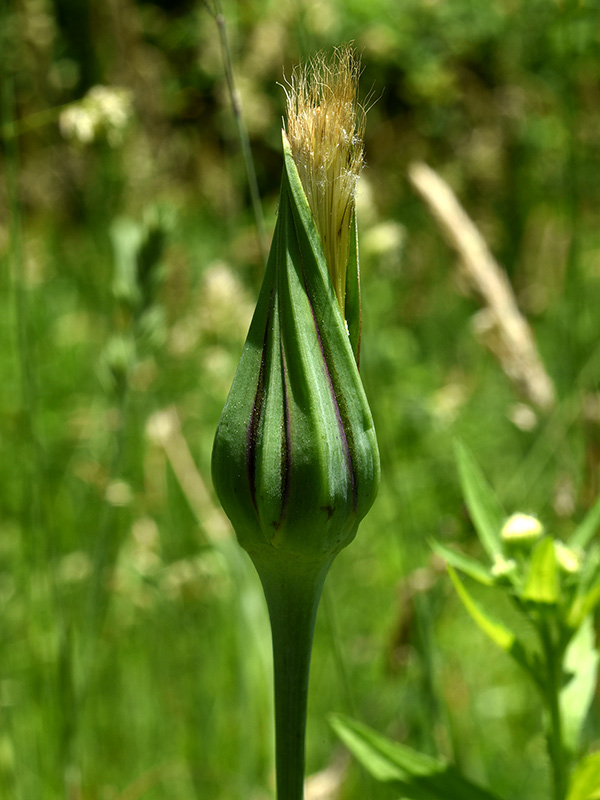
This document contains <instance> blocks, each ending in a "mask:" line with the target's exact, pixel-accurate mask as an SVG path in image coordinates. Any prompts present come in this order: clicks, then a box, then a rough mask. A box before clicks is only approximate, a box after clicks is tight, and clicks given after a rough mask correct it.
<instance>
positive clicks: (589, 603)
mask: <svg viewBox="0 0 600 800" xmlns="http://www.w3.org/2000/svg"><path fill="white" fill-rule="evenodd" d="M598 603H600V579H599V580H597V581H596V583H595V584H594V585H593V586H592V587H591V589H589V591H587V592H585V594H580V595H577V597H576V598H575V600H574V601H573V605H572V606H571V608H570V610H569V616H568V617H567V624H568V625H569V626H570V627H571V628H578V627H579V626H580V625H581V624H582V622H583V620H584V619H585V618H586V617H587V616H588V614H591V613H592V611H593V610H594V608H595V607H596V606H597V605H598Z"/></svg>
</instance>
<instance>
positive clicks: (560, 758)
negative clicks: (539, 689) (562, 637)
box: [540, 623, 569, 800]
mask: <svg viewBox="0 0 600 800" xmlns="http://www.w3.org/2000/svg"><path fill="white" fill-rule="evenodd" d="M540 633H541V640H542V647H543V652H544V657H545V660H546V682H545V683H546V690H545V693H544V694H545V701H546V706H547V709H548V731H547V743H548V755H549V757H550V763H551V765H552V777H553V782H554V800H565V798H566V796H567V790H568V785H569V767H568V755H567V751H566V748H565V745H564V741H563V723H562V715H561V710H560V689H561V683H562V673H563V663H562V662H563V655H564V648H563V649H561V648H560V647H558V646H557V645H555V644H554V642H553V641H552V636H551V633H550V631H549V630H548V627H547V625H546V624H545V623H544V624H543V626H542V627H541V630H540Z"/></svg>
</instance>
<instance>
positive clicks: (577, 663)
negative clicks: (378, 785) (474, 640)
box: [332, 445, 600, 800]
mask: <svg viewBox="0 0 600 800" xmlns="http://www.w3.org/2000/svg"><path fill="white" fill-rule="evenodd" d="M457 457H458V465H459V470H460V475H461V482H462V487H463V493H464V496H465V500H466V503H467V506H468V508H469V511H470V514H471V517H472V520H473V523H474V525H475V528H476V531H477V534H478V537H479V540H480V542H481V544H482V546H483V548H484V550H485V551H486V553H487V555H488V556H489V563H487V564H484V563H482V562H480V561H478V560H476V559H474V558H472V557H470V556H467V555H465V554H463V553H459V552H457V551H456V550H453V549H451V548H449V547H447V546H445V545H442V544H440V543H438V542H434V543H433V545H432V546H433V548H434V550H435V551H436V552H437V553H438V554H439V555H440V556H442V557H443V558H444V559H445V560H446V562H447V564H448V572H449V574H450V577H451V579H452V582H453V584H454V586H455V588H456V591H457V593H458V595H459V597H460V599H461V601H462V603H463V604H464V606H465V608H466V610H467V611H468V612H469V614H470V615H471V617H472V618H473V619H474V620H475V622H476V623H477V624H478V626H479V627H480V628H481V630H482V631H483V632H484V633H485V634H486V635H487V636H488V637H489V638H490V639H491V640H492V641H493V642H494V643H495V644H497V645H498V646H499V647H501V648H502V649H503V650H505V651H506V652H507V653H508V654H509V655H510V656H511V657H512V658H513V659H514V660H515V661H516V662H517V664H518V665H519V666H520V667H521V668H522V670H523V672H524V673H526V674H527V676H528V678H529V679H530V680H531V682H532V683H533V685H534V686H535V687H536V688H537V690H538V692H539V696H540V699H541V701H542V704H543V706H544V710H545V734H546V742H547V750H548V756H549V760H550V764H551V768H552V776H553V798H554V800H595V799H596V798H599V797H600V753H593V754H591V755H589V756H587V757H584V758H583V759H581V760H580V761H577V760H576V756H577V755H578V751H579V748H580V736H581V730H582V726H583V723H584V721H585V718H586V715H587V713H588V711H589V708H590V704H591V702H592V699H593V695H594V688H595V685H596V676H597V667H598V660H599V654H598V650H597V648H596V646H595V642H594V628H593V612H594V609H595V608H596V606H597V605H598V603H599V602H600V544H599V543H598V542H592V537H593V536H594V534H595V533H596V531H597V529H598V526H599V525H600V501H598V502H597V503H596V504H595V506H594V507H593V508H592V509H591V511H590V512H589V513H588V515H587V517H586V518H585V519H584V521H583V522H582V523H581V524H580V525H579V527H578V528H577V529H576V530H575V531H574V532H573V533H572V535H571V536H570V538H569V539H568V541H567V542H566V543H565V542H562V541H559V540H558V539H555V538H554V537H552V536H551V535H549V534H547V533H546V532H545V531H544V528H543V526H542V524H541V523H540V522H539V520H538V519H536V518H535V517H534V516H531V515H528V514H520V513H518V514H513V515H512V516H511V517H509V518H508V519H507V517H506V514H505V512H504V511H503V509H502V507H501V506H500V504H499V502H498V500H497V498H496V496H495V495H494V493H493V492H492V490H491V489H490V487H489V486H488V484H487V483H486V481H485V479H484V477H483V475H482V474H481V472H480V470H479V468H478V466H477V464H476V463H475V461H474V460H473V458H472V456H471V455H470V453H469V452H468V451H467V450H466V448H464V447H463V446H462V445H460V446H458V448H457ZM456 570H459V571H460V572H462V573H464V574H465V575H467V576H469V577H470V578H472V579H474V580H475V581H477V582H478V583H480V584H482V585H484V586H487V587H492V586H496V587H498V588H499V589H501V590H502V591H504V592H506V594H507V595H508V597H509V598H510V600H511V601H512V604H513V606H514V608H515V609H516V612H517V614H518V616H520V617H522V619H523V621H524V623H525V627H526V628H528V629H531V630H532V631H533V634H534V635H533V636H532V637H531V640H530V638H527V639H526V638H524V637H523V635H522V634H521V632H520V628H519V630H514V629H513V626H509V625H507V624H506V623H505V622H500V621H498V620H497V619H495V617H494V616H493V614H492V613H490V612H489V610H488V608H487V606H486V605H485V604H484V603H482V602H481V600H479V599H475V598H474V597H473V595H472V594H471V592H470V591H469V590H468V589H467V587H466V586H465V584H464V583H463V581H462V580H461V579H460V578H459V577H458V574H457V572H456ZM332 724H333V726H334V728H335V729H336V731H337V732H338V734H339V735H340V737H341V738H342V740H343V741H344V742H345V743H346V744H347V746H348V747H349V748H350V749H351V750H352V752H353V753H354V754H355V755H356V757H357V758H358V759H359V760H360V761H362V763H363V764H364V765H365V766H366V767H367V769H368V770H369V771H370V772H371V773H372V774H373V775H374V776H375V777H376V778H377V779H378V780H381V781H386V782H388V781H389V782H392V783H393V784H394V785H395V787H396V788H398V789H399V790H401V791H402V794H403V796H405V797H407V798H415V800H430V799H431V800H434V798H439V800H454V799H456V800H459V798H460V800H469V799H470V798H472V799H473V800H485V798H488V800H491V798H493V797H496V795H494V794H493V793H491V792H489V791H488V790H486V789H482V788H480V787H479V786H476V785H475V784H472V783H471V782H470V781H468V780H467V779H466V778H465V777H464V776H462V775H461V774H460V773H459V772H458V771H457V770H456V769H455V768H454V767H453V766H452V765H450V764H447V763H445V762H443V761H441V760H436V759H434V758H431V757H429V756H425V755H423V754H421V753H418V752H416V751H414V750H411V749H410V748H408V747H403V746H401V745H399V744H395V743H394V742H391V741H389V740H388V739H385V738H384V737H382V736H380V735H378V734H376V733H375V732H374V731H372V730H370V729H368V728H366V727H365V726H363V725H359V724H358V723H356V722H354V721H352V720H348V719H345V718H343V717H341V716H336V717H334V718H333V720H332Z"/></svg>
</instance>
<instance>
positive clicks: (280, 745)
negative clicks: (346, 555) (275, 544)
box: [254, 557, 333, 800]
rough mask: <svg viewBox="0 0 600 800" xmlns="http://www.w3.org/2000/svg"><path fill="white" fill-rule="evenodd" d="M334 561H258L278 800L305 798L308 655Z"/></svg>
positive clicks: (256, 563)
mask: <svg viewBox="0 0 600 800" xmlns="http://www.w3.org/2000/svg"><path fill="white" fill-rule="evenodd" d="M332 560H333V559H332V558H328V559H327V561H326V562H325V564H323V563H322V562H321V563H318V564H308V565H306V564H299V563H298V561H296V560H294V559H293V557H290V563H289V564H288V565H287V566H288V568H287V569H286V568H283V569H282V564H281V559H280V558H278V559H277V566H276V568H272V567H271V565H270V564H269V562H268V560H267V561H263V560H261V559H258V560H257V559H255V560H254V563H255V566H256V568H257V570H258V574H259V575H260V579H261V582H262V585H263V589H264V592H265V597H266V600H267V607H268V609H269V617H270V620H271V633H272V639H273V673H274V682H275V763H276V769H277V800H303V798H304V766H305V756H304V754H305V733H306V710H307V699H308V676H309V670H310V656H311V650H312V640H313V632H314V627H315V620H316V617H317V609H318V606H319V600H320V598H321V592H322V589H323V583H324V582H325V577H326V575H327V572H328V570H329V566H330V565H331V561H332Z"/></svg>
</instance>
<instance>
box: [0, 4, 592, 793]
mask: <svg viewBox="0 0 600 800" xmlns="http://www.w3.org/2000/svg"><path fill="white" fill-rule="evenodd" d="M2 8H3V10H2V18H1V19H0V69H1V70H2V101H1V115H2V140H1V155H0V157H1V163H0V176H1V178H0V258H1V263H2V271H1V273H0V291H1V295H0V335H1V337H2V338H1V342H2V346H1V348H0V386H1V387H2V389H1V391H0V404H1V405H0V413H1V418H2V427H1V429H0V442H1V448H2V449H1V452H2V459H0V609H1V612H0V620H1V623H0V797H1V798H7V800H30V799H31V798H35V797H43V798H44V800H53V798H58V797H68V798H69V800H75V799H79V798H82V799H83V798H85V800H92V799H93V800H96V798H97V799H98V800H117V799H118V800H125V798H127V800H135V799H136V798H142V797H143V798H148V799H150V798H169V800H177V799H178V798H182V800H183V799H184V798H185V800H188V799H189V798H202V800H204V798H211V799H212V798H214V800H220V799H222V800H225V799H226V798H227V800H229V799H230V798H240V800H241V798H244V800H247V799H248V798H255V799H256V800H259V799H260V798H266V797H269V796H270V791H271V788H270V787H272V778H273V776H272V755H271V747H270V738H269V737H270V730H271V707H270V702H271V701H270V679H269V675H268V669H269V666H268V665H269V647H270V645H269V641H268V628H267V626H266V620H265V612H264V609H263V606H262V598H261V594H260V590H259V587H258V585H257V579H256V578H255V576H254V575H253V573H252V572H251V570H250V569H249V567H248V564H247V562H246V560H245V559H244V557H243V555H242V554H241V553H240V552H239V551H238V550H237V549H236V547H234V546H233V543H232V542H231V539H230V535H229V532H228V529H227V527H226V526H225V525H224V524H223V522H222V519H221V517H220V516H219V515H218V512H217V511H216V509H215V507H214V506H213V504H212V502H211V499H210V495H208V494H205V493H204V492H203V490H204V489H206V487H209V485H210V481H209V463H210V450H211V443H212V438H213V435H214V429H215V427H216V423H217V420H218V416H219V413H220V410H221V407H222V405H223V402H224V399H225V396H226V393H227V391H228V388H229V385H230V383H231V380H232V377H233V372H234V370H235V367H236V364H237V359H238V358H239V354H240V351H241V347H242V344H243V341H244V337H245V333H246V330H247V325H248V322H249V319H250V315H251V313H252V308H253V304H254V300H255V298H256V293H257V289H258V286H259V282H260V278H261V275H262V264H261V257H260V250H259V247H258V240H257V235H256V227H255V223H254V218H253V215H252V213H251V203H250V198H249V192H248V189H247V181H246V176H245V171H244V165H243V160H242V156H241V150H240V144H239V140H238V137H237V128H236V123H235V118H234V115H233V113H232V108H231V103H230V97H229V94H228V90H227V84H226V80H225V77H224V76H225V73H224V67H223V58H222V52H221V48H220V38H219V33H218V28H217V25H216V22H215V19H214V15H213V14H211V11H210V7H207V6H205V5H203V4H202V3H197V2H196V3H194V2H190V0H179V1H178V2H166V0H165V1H164V2H148V1H144V2H142V0H139V1H138V2H135V1H134V0H126V2H109V3H101V2H95V1H94V0H54V2H52V0H19V2H16V0H15V2H13V3H10V2H9V3H5V4H4V5H3V7H2ZM224 12H225V18H226V22H227V31H228V36H229V42H230V48H231V56H232V62H233V66H234V70H235V74H236V80H237V86H238V90H239V93H240V96H241V99H242V104H243V109H244V118H245V122H246V125H247V128H248V132H249V137H250V142H251V146H252V153H253V157H254V162H255V166H256V172H257V178H258V184H259V190H260V195H261V197H262V199H263V204H264V213H265V218H266V224H267V228H268V230H269V231H272V229H273V225H274V219H275V212H276V209H275V203H276V198H277V193H278V184H279V179H280V173H281V145H280V134H279V131H280V127H281V118H282V113H283V106H284V102H283V100H284V93H283V90H282V88H281V86H280V85H278V84H280V83H281V82H282V81H283V80H284V77H283V76H284V75H285V74H288V75H289V74H290V72H291V70H292V68H293V65H294V64H296V63H297V62H298V61H299V60H301V59H303V58H306V57H307V56H310V55H311V54H312V53H313V52H315V51H316V50H318V49H320V48H331V47H332V46H334V45H337V44H341V43H343V42H347V41H350V40H354V42H355V44H356V47H357V49H358V50H359V51H361V52H362V58H363V65H364V72H363V76H362V81H361V83H362V89H363V92H364V95H365V96H367V95H369V92H370V97H371V100H372V101H374V102H372V107H371V109H370V112H369V116H368V122H367V139H366V153H367V168H366V169H365V170H364V172H363V176H362V178H361V187H360V194H359V215H360V217H359V218H360V227H361V231H360V233H361V264H362V273H363V307H364V314H363V317H364V325H363V347H362V360H361V369H362V374H363V379H364V382H365V386H366V389H367V393H368V395H369V398H370V402H371V406H372V410H373V414H374V416H375V420H376V424H377V428H378V434H379V440H380V445H381V451H382V453H381V454H382V471H383V485H382V488H381V491H380V496H379V498H378V500H377V502H376V505H375V507H374V508H373V510H372V512H371V513H370V515H369V516H368V517H367V519H366V520H365V522H364V523H363V525H362V526H361V530H360V531H359V535H358V537H357V540H356V542H355V543H354V544H353V545H352V547H351V548H349V549H348V550H347V551H345V552H343V553H342V554H341V555H340V557H339V558H338V560H337V562H336V564H335V566H334V568H333V571H332V574H331V576H330V580H329V585H328V589H327V592H326V597H325V602H324V605H323V608H322V610H321V615H320V619H319V623H318V628H317V633H316V643H315V654H314V669H313V674H312V677H311V696H310V709H309V714H310V716H309V739H308V769H309V772H315V771H317V770H320V769H322V768H324V767H325V766H326V765H327V764H328V763H329V762H330V760H331V759H332V758H333V757H334V755H335V753H336V752H337V749H338V748H339V743H338V742H337V740H336V739H335V737H334V736H333V734H332V733H331V731H330V730H329V728H328V725H327V721H326V714H327V713H328V712H330V711H342V712H346V713H351V714H352V715H353V716H355V717H357V718H360V719H362V720H363V721H365V722H366V723H368V724H370V725H372V726H373V727H374V728H376V729H378V730H380V731H385V732H386V733H387V734H388V735H390V736H392V737H393V738H394V739H396V740H400V741H404V742H406V743H408V744H410V745H411V746H413V747H416V748H418V749H420V750H422V751H425V752H429V753H432V754H442V755H445V756H447V757H449V758H452V759H454V760H455V761H456V762H457V763H458V765H459V766H460V767H461V769H462V770H463V771H464V772H465V773H466V774H468V775H469V776H470V777H471V778H472V779H474V780H477V781H478V782H480V783H483V784H486V785H490V786H494V787H495V789H496V791H497V792H498V793H499V794H501V795H503V796H504V797H507V798H513V797H514V798H527V800H542V799H543V798H546V797H547V796H548V784H547V782H546V780H547V779H546V775H547V765H546V763H545V755H544V742H543V738H542V734H541V733H540V731H541V725H540V714H541V710H540V707H539V704H538V702H537V700H536V697H535V696H533V695H532V694H531V693H530V692H528V691H527V690H526V689H525V688H524V687H523V686H522V684H521V683H520V681H519V680H518V679H517V676H516V673H515V670H514V667H513V666H512V665H511V663H510V662H509V661H508V659H507V658H506V657H505V655H504V654H502V653H500V652H498V653H495V652H493V651H491V650H490V649H489V647H488V645H487V644H485V642H484V640H483V637H482V635H480V634H479V633H478V632H477V631H475V630H474V629H473V627H472V626H471V624H470V622H469V621H468V620H467V618H466V615H465V612H464V611H463V610H462V609H461V608H460V607H459V605H458V602H457V600H456V599H455V598H454V597H453V595H452V592H451V590H450V588H449V584H448V581H447V579H446V578H445V577H444V574H443V570H441V569H440V568H439V564H438V562H437V561H436V560H435V559H432V558H431V556H430V552H429V549H428V546H427V543H426V539H427V537H428V536H435V537H437V538H438V539H439V540H441V541H442V542H445V543H446V544H450V543H454V542H460V544H461V547H462V548H463V550H467V551H468V550H469V549H472V550H473V551H475V550H476V548H477V545H476V543H475V537H474V535H473V532H472V525H471V522H470V520H469V518H468V515H467V513H466V512H465V510H464V507H463V505H462V501H461V494H460V488H459V483H458V477H457V474H456V469H455V467H454V464H453V458H452V442H453V440H454V439H455V438H456V437H457V436H458V437H460V438H462V439H463V440H464V441H465V442H467V444H468V445H469V447H470V448H471V449H472V450H473V452H474V453H475V456H476V458H477V460H478V461H479V463H480V464H481V465H482V467H483V469H484V471H485V472H486V474H487V476H488V477H489V479H490V481H491V483H492V484H493V485H494V487H495V489H496V491H497V492H498V494H499V496H500V497H501V499H502V501H503V503H504V505H505V506H506V507H507V508H508V509H509V510H511V511H512V510H518V509H521V510H525V511H527V510H530V509H535V510H536V511H537V512H539V513H540V515H541V517H542V519H543V521H544V523H545V524H546V526H547V527H548V528H549V529H550V528H551V529H552V531H553V533H554V534H555V535H556V536H558V537H562V538H564V537H566V536H567V535H568V533H569V532H570V531H571V530H572V529H573V528H574V527H575V523H576V521H578V520H579V519H581V518H582V516H583V515H584V512H585V511H586V510H587V509H588V508H589V507H590V506H591V504H592V502H593V501H594V499H595V497H596V496H597V495H598V493H599V491H600V471H599V461H600V428H599V425H600V386H599V381H598V376H599V371H600V315H598V313H597V309H598V308H599V307H600V227H599V226H598V217H599V214H600V191H599V189H598V187H599V186H600V133H599V132H600V88H599V84H598V74H600V41H599V39H600V24H599V23H600V3H598V2H597V0H561V1H559V0H527V2H525V0H513V1H511V0H499V1H498V2H495V3H477V2H471V0H453V2H449V0H446V1H444V0H437V1H436V0H429V1H426V0H404V2H392V0H371V2H368V3H367V2H364V0H361V1H360V2H359V1H358V0H278V1H277V2H268V1H267V0H260V2H259V1H258V0H246V2H241V1H240V2H233V1H227V2H225V3H224ZM98 86H104V87H108V88H109V89H112V90H113V91H112V92H109V93H108V94H107V93H106V92H103V90H98V89H97V88H96V89H94V87H98ZM114 90H118V91H116V92H115V91H114ZM73 103H76V104H77V105H75V106H73V105H69V104H73ZM369 103H371V101H369ZM414 160H424V161H426V162H427V163H429V164H430V165H431V166H433V167H434V168H435V169H437V170H438V171H439V172H440V173H441V174H442V175H443V176H444V177H445V178H446V179H447V180H448V181H449V182H450V184H451V185H452V186H453V188H454V190H455V191H456V192H457V194H458V196H459V197H460V198H461V201H462V202H463V204H464V206H465V208H466V209H467V211H468V212H469V213H470V215H471V216H472V218H473V219H474V220H475V222H476V223H477V225H478V226H479V228H480V230H481V231H482V232H483V234H484V236H485V237H486V240H487V241H488V243H489V244H490V246H491V248H492V250H493V251H494V253H495V255H496V256H497V258H498V259H499V261H500V262H501V263H502V264H503V266H504V267H505V268H506V270H507V273H508V275H509V276H510V279H511V282H512V285H513V287H514V289H515V292H516V295H517V298H518V301H519V304H520V307H521V309H522V310H523V312H524V313H525V314H526V315H527V316H528V318H529V320H530V322H531V324H532V326H533V328H534V332H535V335H536V340H537V343H538V346H539V350H540V353H541V357H542V359H543V360H544V363H545V365H546V368H547V370H548V372H549V374H550V376H551V377H552V379H553V381H554V383H555V387H556V392H557V400H556V404H555V407H554V408H553V409H552V410H551V411H549V412H547V413H545V414H542V413H540V412H538V411H536V410H535V409H533V408H531V407H529V406H528V405H527V404H526V403H525V402H524V401H523V398H521V397H519V396H518V394H516V392H515V390H514V388H513V387H512V385H511V383H510V382H509V380H508V379H507V377H506V376H505V375H504V374H503V373H502V371H501V369H500V367H499V366H498V364H497V362H496V361H495V360H494V359H493V357H492V356H491V355H489V354H488V353H487V352H486V351H485V350H484V349H483V348H482V347H481V345H480V343H479V342H478V341H477V340H476V338H475V337H474V335H473V331H472V326H471V318H472V316H473V315H474V313H475V312H476V311H477V310H478V308H479V303H478V301H477V299H476V298H474V297H472V296H469V295H468V294H467V293H465V291H464V282H463V281H462V279H461V277H460V273H459V272H457V270H456V265H455V257H454V256H453V255H452V254H451V252H450V251H449V250H448V248H447V246H446V245H445V244H444V242H443V240H442V238H441V237H440V235H439V232H438V229H437V227H436V224H435V223H434V222H433V220H432V219H431V218H430V216H429V214H428V212H427V211H426V209H425V208H424V206H423V205H422V202H421V200H419V199H418V198H417V197H416V196H415V195H414V193H413V191H412V190H411V188H410V186H409V184H408V182H407V180H406V177H405V176H406V170H407V167H408V165H409V164H410V163H411V162H412V161H414ZM173 408H175V409H176V412H177V413H176V415H174V413H173ZM194 465H195V466H194ZM498 602H499V606H500V608H499V613H502V611H505V612H506V613H508V610H506V609H503V606H502V604H501V602H500V600H499V601H498ZM599 725H600V719H599V717H598V712H597V710H596V711H594V712H593V713H592V714H591V715H590V718H589V719H588V722H587V726H586V735H585V739H586V741H585V744H586V747H590V746H594V745H597V744H598V739H599V737H600V727H599ZM382 791H383V790H382V789H381V788H380V787H378V786H376V785H375V784H372V783H371V782H370V781H369V779H368V778H367V777H366V776H364V775H363V774H362V773H360V772H359V771H358V768H357V767H354V766H350V767H349V768H348V771H347V774H346V776H345V779H344V784H343V787H342V788H341V790H340V792H341V793H340V795H339V796H340V797H341V798H344V800H351V799H352V798H377V797H385V796H387V795H386V794H385V793H382Z"/></svg>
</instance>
